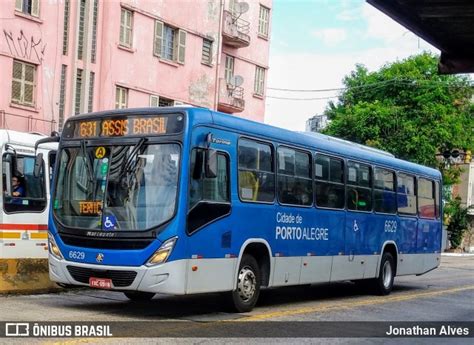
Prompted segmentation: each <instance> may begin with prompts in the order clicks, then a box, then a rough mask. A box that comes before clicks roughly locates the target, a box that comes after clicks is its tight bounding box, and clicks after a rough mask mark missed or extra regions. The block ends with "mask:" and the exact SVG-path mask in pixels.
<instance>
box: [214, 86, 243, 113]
mask: <svg viewBox="0 0 474 345" xmlns="http://www.w3.org/2000/svg"><path fill="white" fill-rule="evenodd" d="M244 109H245V100H244V89H243V88H242V87H240V86H232V85H231V84H228V83H227V81H226V80H225V78H220V79H219V105H218V110H219V111H222V112H225V113H240V112H242V111H243V110H244Z"/></svg>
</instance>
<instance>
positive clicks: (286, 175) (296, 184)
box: [277, 147, 313, 206]
mask: <svg viewBox="0 0 474 345" xmlns="http://www.w3.org/2000/svg"><path fill="white" fill-rule="evenodd" d="M277 152H278V170H277V171H278V199H279V200H280V202H281V203H283V204H290V205H302V206H310V205H311V204H312V203H313V182H312V174H311V156H310V155H309V154H308V153H304V152H301V151H296V150H293V149H290V148H287V147H279V148H278V151H277Z"/></svg>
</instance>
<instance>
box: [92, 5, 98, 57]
mask: <svg viewBox="0 0 474 345" xmlns="http://www.w3.org/2000/svg"><path fill="white" fill-rule="evenodd" d="M98 2H99V1H98V0H94V9H93V11H94V12H93V16H92V47H91V62H92V63H95V60H96V55H97V15H98Z"/></svg>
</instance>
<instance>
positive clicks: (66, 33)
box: [63, 0, 70, 55]
mask: <svg viewBox="0 0 474 345" xmlns="http://www.w3.org/2000/svg"><path fill="white" fill-rule="evenodd" d="M69 5H70V2H69V0H66V1H65V2H64V25H63V55H67V51H68V45H69Z"/></svg>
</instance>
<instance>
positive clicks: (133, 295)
mask: <svg viewBox="0 0 474 345" xmlns="http://www.w3.org/2000/svg"><path fill="white" fill-rule="evenodd" d="M124 295H125V296H127V298H128V299H129V300H131V301H135V302H140V301H141V302H144V301H149V300H151V299H152V298H153V297H154V296H155V294H154V293H153V292H143V291H127V292H124Z"/></svg>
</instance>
